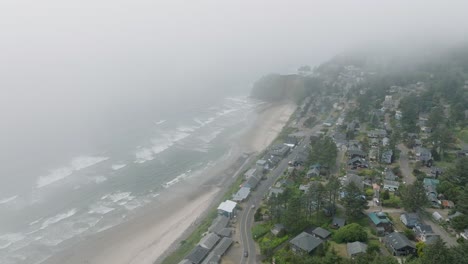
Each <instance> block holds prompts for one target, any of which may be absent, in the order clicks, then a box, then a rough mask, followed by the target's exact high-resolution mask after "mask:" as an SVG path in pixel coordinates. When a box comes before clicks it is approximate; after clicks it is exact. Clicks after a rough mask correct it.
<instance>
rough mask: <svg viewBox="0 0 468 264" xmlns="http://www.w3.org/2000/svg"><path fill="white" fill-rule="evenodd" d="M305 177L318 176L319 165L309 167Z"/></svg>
mask: <svg viewBox="0 0 468 264" xmlns="http://www.w3.org/2000/svg"><path fill="white" fill-rule="evenodd" d="M306 176H307V178H314V177H318V176H320V165H319V164H315V165H312V166H310V169H309V171H307V174H306Z"/></svg>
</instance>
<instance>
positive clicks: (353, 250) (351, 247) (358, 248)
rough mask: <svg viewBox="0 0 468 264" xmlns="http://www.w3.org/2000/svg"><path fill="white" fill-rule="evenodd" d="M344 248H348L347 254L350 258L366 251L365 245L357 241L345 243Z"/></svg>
mask: <svg viewBox="0 0 468 264" xmlns="http://www.w3.org/2000/svg"><path fill="white" fill-rule="evenodd" d="M346 248H347V249H348V256H350V257H351V258H353V257H355V256H357V255H360V254H366V252H367V245H366V244H365V243H362V242H359V241H356V242H352V243H348V244H346Z"/></svg>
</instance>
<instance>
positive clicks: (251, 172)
mask: <svg viewBox="0 0 468 264" xmlns="http://www.w3.org/2000/svg"><path fill="white" fill-rule="evenodd" d="M256 172H257V169H256V168H252V169H250V170H248V171H247V172H246V173H245V174H244V177H245V178H246V179H248V178H250V177H253V176H256Z"/></svg>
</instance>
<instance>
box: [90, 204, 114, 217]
mask: <svg viewBox="0 0 468 264" xmlns="http://www.w3.org/2000/svg"><path fill="white" fill-rule="evenodd" d="M114 210H115V208H112V207H107V206H104V205H102V204H96V205H93V206H91V208H90V210H89V211H88V213H89V214H100V215H104V214H107V213H110V212H112V211H114Z"/></svg>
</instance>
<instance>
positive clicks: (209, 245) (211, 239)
mask: <svg viewBox="0 0 468 264" xmlns="http://www.w3.org/2000/svg"><path fill="white" fill-rule="evenodd" d="M220 239H221V238H220V237H219V236H218V235H216V234H215V233H208V234H207V235H206V236H204V237H202V239H201V240H200V242H199V243H198V245H199V246H202V247H204V248H206V249H209V250H212V249H213V248H214V246H215V245H216V243H218V241H219V240H220Z"/></svg>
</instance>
